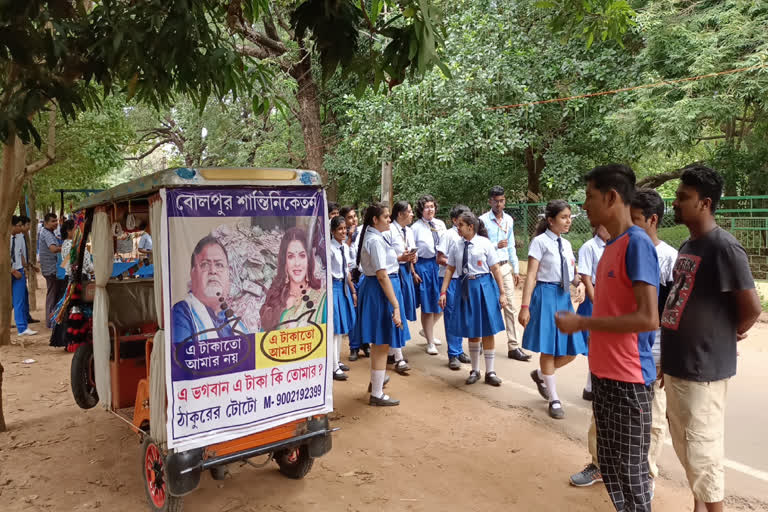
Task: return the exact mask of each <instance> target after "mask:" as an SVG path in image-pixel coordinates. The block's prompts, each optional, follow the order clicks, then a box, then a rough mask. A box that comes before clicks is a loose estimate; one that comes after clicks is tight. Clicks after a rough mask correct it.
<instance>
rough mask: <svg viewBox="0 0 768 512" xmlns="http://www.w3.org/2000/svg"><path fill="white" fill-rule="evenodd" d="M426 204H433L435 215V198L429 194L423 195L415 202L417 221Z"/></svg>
mask: <svg viewBox="0 0 768 512" xmlns="http://www.w3.org/2000/svg"><path fill="white" fill-rule="evenodd" d="M427 203H435V214H437V201H435V196H433V195H431V194H424V195H423V196H421V197H420V198H419V200H418V201H416V217H418V218H419V219H420V218H421V216H422V214H423V213H424V207H425V206H426V205H427Z"/></svg>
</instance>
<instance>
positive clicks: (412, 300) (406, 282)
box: [400, 263, 416, 322]
mask: <svg viewBox="0 0 768 512" xmlns="http://www.w3.org/2000/svg"><path fill="white" fill-rule="evenodd" d="M400 287H401V288H402V290H403V302H402V303H401V304H400V310H401V311H402V312H403V313H404V314H405V318H406V319H408V320H410V321H411V322H413V321H414V320H416V286H415V285H414V284H413V275H411V271H410V270H409V269H408V264H407V263H403V264H400Z"/></svg>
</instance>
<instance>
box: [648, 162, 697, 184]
mask: <svg viewBox="0 0 768 512" xmlns="http://www.w3.org/2000/svg"><path fill="white" fill-rule="evenodd" d="M701 163H702V162H694V163H692V164H689V165H686V166H685V167H681V168H680V169H675V170H674V171H669V172H662V173H660V174H655V175H653V176H646V177H645V178H643V179H641V180H639V181H638V182H637V188H643V187H645V188H659V187H660V186H662V185H663V184H664V183H666V182H668V181H670V180H676V179H678V178H679V177H680V176H682V175H683V172H685V170H686V169H688V168H689V167H691V166H693V165H697V164H701Z"/></svg>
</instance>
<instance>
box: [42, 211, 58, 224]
mask: <svg viewBox="0 0 768 512" xmlns="http://www.w3.org/2000/svg"><path fill="white" fill-rule="evenodd" d="M55 218H57V216H56V214H55V213H53V212H48V213H46V214H45V217H43V222H48V221H49V220H51V219H55Z"/></svg>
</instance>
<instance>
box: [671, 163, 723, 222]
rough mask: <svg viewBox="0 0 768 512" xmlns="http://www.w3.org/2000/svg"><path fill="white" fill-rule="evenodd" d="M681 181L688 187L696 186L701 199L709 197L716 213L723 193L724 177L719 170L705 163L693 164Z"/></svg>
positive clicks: (711, 208)
mask: <svg viewBox="0 0 768 512" xmlns="http://www.w3.org/2000/svg"><path fill="white" fill-rule="evenodd" d="M680 181H681V182H682V184H683V185H685V186H687V187H693V188H695V189H696V192H697V193H698V194H699V197H700V198H701V199H705V198H709V199H710V200H711V201H712V205H711V206H710V211H711V212H712V213H713V214H714V213H715V210H717V205H718V204H720V196H722V195H723V177H722V176H720V174H719V173H718V172H717V171H715V170H714V169H710V168H709V167H707V166H705V165H701V164H692V165H689V166H687V167H686V168H685V170H684V171H683V175H682V176H680Z"/></svg>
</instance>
